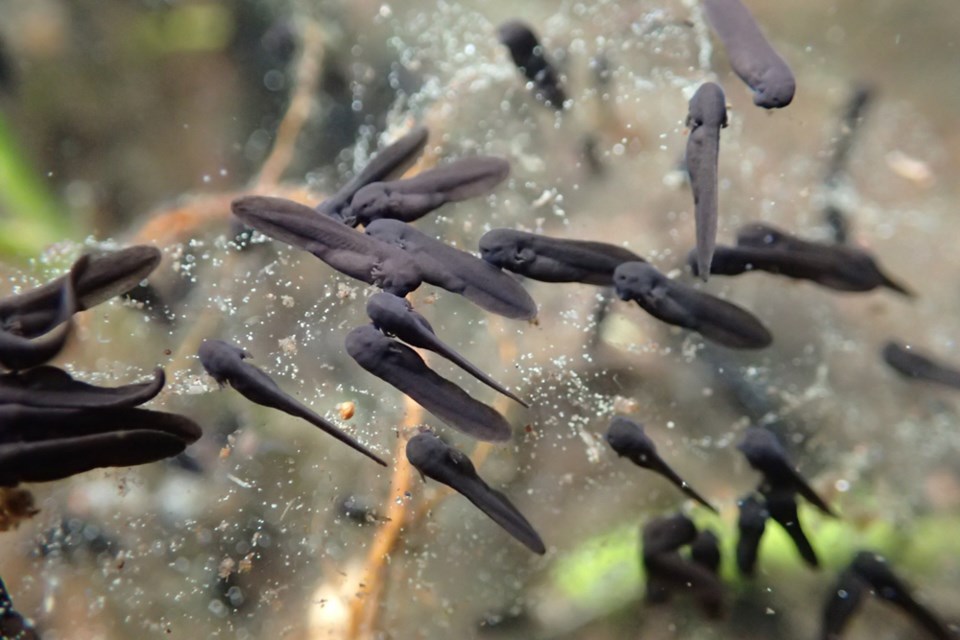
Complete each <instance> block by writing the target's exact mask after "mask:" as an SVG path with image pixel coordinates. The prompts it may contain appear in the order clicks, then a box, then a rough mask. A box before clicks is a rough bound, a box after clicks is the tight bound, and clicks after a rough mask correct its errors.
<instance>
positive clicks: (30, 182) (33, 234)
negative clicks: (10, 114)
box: [0, 113, 74, 260]
mask: <svg viewBox="0 0 960 640" xmlns="http://www.w3.org/2000/svg"><path fill="white" fill-rule="evenodd" d="M73 236H74V229H73V226H72V225H71V223H70V220H69V218H68V217H67V216H66V214H65V213H64V209H63V207H62V205H60V203H58V202H57V200H56V198H55V197H54V196H53V195H52V194H51V193H50V190H49V189H48V188H47V186H46V185H45V184H44V182H43V180H42V179H41V178H40V176H38V175H37V173H36V171H35V170H34V169H33V168H32V167H31V166H30V162H29V161H28V160H27V159H26V158H25V157H24V155H23V153H22V152H21V150H20V146H19V145H18V144H17V141H16V139H15V137H14V135H13V132H12V131H11V130H10V127H9V125H8V123H7V120H6V118H5V117H4V116H3V113H0V257H4V258H15V259H20V260H24V259H27V258H30V257H33V256H35V255H36V254H38V253H40V252H41V251H42V250H43V249H44V248H46V247H47V246H49V245H50V244H52V243H54V242H58V241H60V240H64V239H66V238H72V237H73Z"/></svg>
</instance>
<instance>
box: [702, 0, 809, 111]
mask: <svg viewBox="0 0 960 640" xmlns="http://www.w3.org/2000/svg"><path fill="white" fill-rule="evenodd" d="M701 2H702V5H703V9H704V12H705V13H706V16H707V21H708V22H709V23H710V26H711V27H713V30H714V32H715V33H716V34H717V37H718V38H720V41H721V42H722V43H723V48H724V49H725V50H726V52H727V58H728V59H729V60H730V66H731V67H732V68H733V71H734V72H735V73H736V74H737V75H738V76H740V79H741V80H743V81H744V82H745V83H746V85H747V86H748V87H750V89H752V90H753V103H754V104H755V105H757V106H758V107H763V108H764V109H780V108H782V107H785V106H787V105H788V104H790V102H792V101H793V95H794V93H795V91H796V88H797V83H796V79H795V78H794V77H793V72H792V71H791V70H790V67H789V66H788V65H787V63H786V61H784V59H783V58H782V57H781V56H780V54H779V53H777V52H776V50H774V48H773V47H772V46H770V43H769V42H768V41H767V39H766V37H764V35H763V32H762V31H760V27H759V26H757V23H756V21H755V20H754V19H753V16H752V15H751V14H750V11H749V10H748V9H747V8H746V7H745V6H744V5H743V3H742V2H741V1H740V0H701Z"/></svg>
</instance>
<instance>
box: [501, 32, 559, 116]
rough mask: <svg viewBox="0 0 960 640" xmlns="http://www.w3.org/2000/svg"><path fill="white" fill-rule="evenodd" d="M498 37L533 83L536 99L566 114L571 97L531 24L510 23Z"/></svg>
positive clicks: (515, 62)
mask: <svg viewBox="0 0 960 640" xmlns="http://www.w3.org/2000/svg"><path fill="white" fill-rule="evenodd" d="M497 38H498V39H499V40H500V43H501V44H503V45H504V46H505V47H506V48H507V50H508V51H509V52H510V57H511V58H513V63H514V64H515V65H517V68H519V69H520V71H521V72H523V75H524V76H526V78H527V80H529V81H530V82H531V83H532V84H533V89H534V95H535V96H536V98H537V99H538V100H540V101H541V102H543V103H544V104H546V105H547V106H549V107H553V108H554V109H556V110H557V111H562V110H563V105H564V102H566V99H567V96H566V93H565V92H564V90H563V86H562V85H561V83H560V76H559V74H558V73H557V70H556V68H555V67H554V65H553V63H552V62H551V61H550V59H549V58H548V57H547V54H546V52H545V51H544V48H543V45H542V44H540V40H539V39H538V38H537V34H535V33H534V32H533V29H532V28H531V27H530V25H528V24H527V23H525V22H523V21H522V20H508V21H507V22H504V23H503V24H501V25H500V26H499V27H497Z"/></svg>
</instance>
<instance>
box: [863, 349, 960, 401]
mask: <svg viewBox="0 0 960 640" xmlns="http://www.w3.org/2000/svg"><path fill="white" fill-rule="evenodd" d="M882 356H883V360H884V362H886V363H887V364H888V365H889V366H890V367H891V368H892V369H893V370H894V371H896V372H897V373H899V374H900V375H902V376H904V377H905V378H912V379H914V380H921V381H923V382H933V383H936V384H940V385H943V386H945V387H951V388H953V389H960V369H957V368H954V367H952V366H949V365H947V364H945V363H943V362H939V361H937V360H936V359H934V358H932V357H930V356H929V355H927V354H924V353H923V352H921V351H918V350H917V349H915V348H913V347H912V346H911V345H908V344H902V343H899V342H893V341H890V342H888V343H887V344H886V345H884V347H883V351H882Z"/></svg>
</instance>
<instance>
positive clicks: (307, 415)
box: [271, 390, 389, 467]
mask: <svg viewBox="0 0 960 640" xmlns="http://www.w3.org/2000/svg"><path fill="white" fill-rule="evenodd" d="M271 393H276V392H274V391H272V390H271ZM281 395H282V396H284V399H285V400H286V402H283V403H281V404H278V405H276V408H277V409H280V410H281V411H283V412H284V413H287V414H290V415H292V416H295V417H297V418H302V419H303V420H306V421H307V422H309V423H310V424H312V425H313V426H315V427H317V428H318V429H320V430H321V431H323V432H325V433H327V434H329V435H331V436H333V437H334V438H336V439H337V440H339V441H340V442H342V443H344V444H345V445H347V446H348V447H350V448H352V449H353V450H354V451H358V452H360V453H362V454H363V455H365V456H367V457H368V458H370V459H371V460H373V461H374V462H376V463H377V464H379V465H380V466H382V467H386V466H389V465H387V463H386V461H384V459H383V458H381V457H380V456H378V455H377V454H375V453H373V452H372V451H370V450H369V449H367V448H366V447H364V446H363V445H362V444H360V443H359V442H357V441H356V440H354V439H353V438H352V437H350V436H349V435H347V434H346V433H344V432H343V431H342V430H340V429H339V428H338V427H337V426H336V425H334V424H333V423H331V422H330V421H328V420H326V419H324V418H323V417H321V416H320V415H319V414H317V413H316V412H314V411H312V410H311V409H308V408H307V407H305V406H304V405H302V404H300V403H299V402H297V401H296V400H294V399H293V398H291V397H290V396H288V395H286V394H284V393H281Z"/></svg>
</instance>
